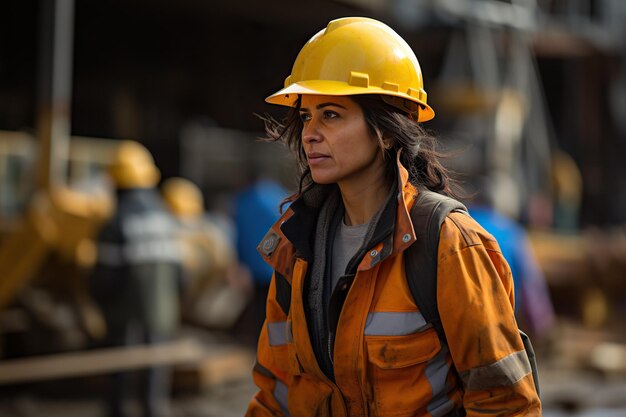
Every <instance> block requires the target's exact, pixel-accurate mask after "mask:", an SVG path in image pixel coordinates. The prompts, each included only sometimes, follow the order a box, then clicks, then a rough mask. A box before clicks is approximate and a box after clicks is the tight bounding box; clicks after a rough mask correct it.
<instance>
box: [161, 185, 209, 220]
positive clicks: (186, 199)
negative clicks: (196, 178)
mask: <svg viewBox="0 0 626 417" xmlns="http://www.w3.org/2000/svg"><path fill="white" fill-rule="evenodd" d="M161 195H162V196H163V199H164V200H165V203H166V204H167V206H168V207H169V209H170V210H171V211H172V213H174V215H176V216H177V217H196V216H199V215H201V214H202V213H203V212H204V198H203V197H202V192H201V191H200V188H198V186H197V185H196V184H194V183H193V182H191V181H189V180H188V179H185V178H180V177H173V178H168V179H167V180H165V181H163V184H162V185H161Z"/></svg>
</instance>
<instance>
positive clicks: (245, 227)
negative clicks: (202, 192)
mask: <svg viewBox="0 0 626 417" xmlns="http://www.w3.org/2000/svg"><path fill="white" fill-rule="evenodd" d="M247 179H248V183H247V184H246V185H245V186H244V188H243V189H242V190H241V191H239V192H238V193H237V194H236V196H235V202H234V220H235V228H236V247H237V254H238V255H239V260H240V262H241V263H242V264H243V265H244V266H246V267H247V269H248V271H249V274H250V277H251V278H252V284H253V287H254V289H253V295H252V299H251V300H250V302H249V303H248V306H247V307H246V309H245V310H244V312H243V314H242V316H241V317H240V318H239V320H238V322H237V324H236V328H235V333H236V335H237V336H238V338H239V340H240V341H242V342H244V343H247V344H249V345H252V346H256V343H257V341H258V337H259V333H260V332H261V328H262V327H263V321H264V320H265V303H266V300H267V294H268V291H269V286H270V282H271V280H272V267H270V266H269V265H268V264H267V263H265V261H264V260H263V258H262V257H261V255H260V254H259V252H258V251H257V246H258V244H259V242H260V241H261V239H263V236H264V235H265V233H266V232H267V229H268V228H269V227H270V226H271V225H272V224H273V223H274V222H275V221H276V220H278V218H279V217H280V203H281V202H282V201H283V199H284V198H285V197H286V196H287V191H286V190H285V189H284V188H283V187H282V186H281V185H280V184H279V183H277V182H276V181H274V180H271V179H269V178H266V177H263V175H262V168H261V167H258V166H255V164H251V165H249V172H248V175H247Z"/></svg>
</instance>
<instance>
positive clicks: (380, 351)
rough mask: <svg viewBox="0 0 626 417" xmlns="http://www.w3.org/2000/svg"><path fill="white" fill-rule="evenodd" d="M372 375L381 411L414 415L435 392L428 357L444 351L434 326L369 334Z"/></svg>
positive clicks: (375, 400) (374, 394) (377, 412)
mask: <svg viewBox="0 0 626 417" xmlns="http://www.w3.org/2000/svg"><path fill="white" fill-rule="evenodd" d="M365 343H366V345H367V355H368V362H369V365H368V379H369V382H370V384H371V391H372V394H373V402H374V403H375V409H376V414H377V415H384V416H411V415H414V414H416V413H417V412H418V410H419V409H420V408H423V407H425V406H426V405H427V404H428V402H429V400H430V399H431V396H432V390H431V387H430V383H429V382H428V377H427V375H426V366H427V364H428V361H429V360H431V359H433V358H434V357H435V356H436V355H437V353H438V352H440V351H441V344H440V342H439V338H438V337H437V333H436V332H435V330H434V329H433V328H429V329H426V330H424V331H421V332H417V333H413V334H409V335H406V336H366V337H365Z"/></svg>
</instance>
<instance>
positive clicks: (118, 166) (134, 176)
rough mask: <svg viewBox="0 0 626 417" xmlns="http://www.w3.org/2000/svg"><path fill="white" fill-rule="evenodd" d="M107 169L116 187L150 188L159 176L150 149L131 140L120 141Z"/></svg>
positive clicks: (157, 180)
mask: <svg viewBox="0 0 626 417" xmlns="http://www.w3.org/2000/svg"><path fill="white" fill-rule="evenodd" d="M108 171H109V174H110V175H111V178H112V179H113V182H114V183H115V185H116V187H117V188H150V187H154V186H155V185H156V184H157V183H158V182H159V179H160V178H161V173H160V172H159V169H158V168H157V167H156V165H155V164H154V159H153V158H152V155H151V154H150V151H148V149H146V148H145V147H144V146H143V145H141V144H140V143H138V142H135V141H132V140H124V141H122V142H120V144H119V145H118V146H117V148H116V149H115V151H114V152H113V158H112V161H111V165H110V166H109V169H108Z"/></svg>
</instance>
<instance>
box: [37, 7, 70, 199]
mask: <svg viewBox="0 0 626 417" xmlns="http://www.w3.org/2000/svg"><path fill="white" fill-rule="evenodd" d="M40 5H41V15H40V40H39V47H40V52H39V60H40V61H39V85H38V87H39V88H38V96H39V97H38V99H39V103H38V109H37V136H38V140H39V144H40V146H39V152H40V153H39V155H38V161H39V164H38V169H39V172H38V184H37V185H38V187H39V188H40V189H46V190H47V189H49V188H51V187H52V186H54V185H55V184H64V183H65V182H66V178H67V160H68V155H69V141H70V120H71V115H70V111H71V98H72V61H73V59H72V58H73V35H74V0H41V1H40Z"/></svg>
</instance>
